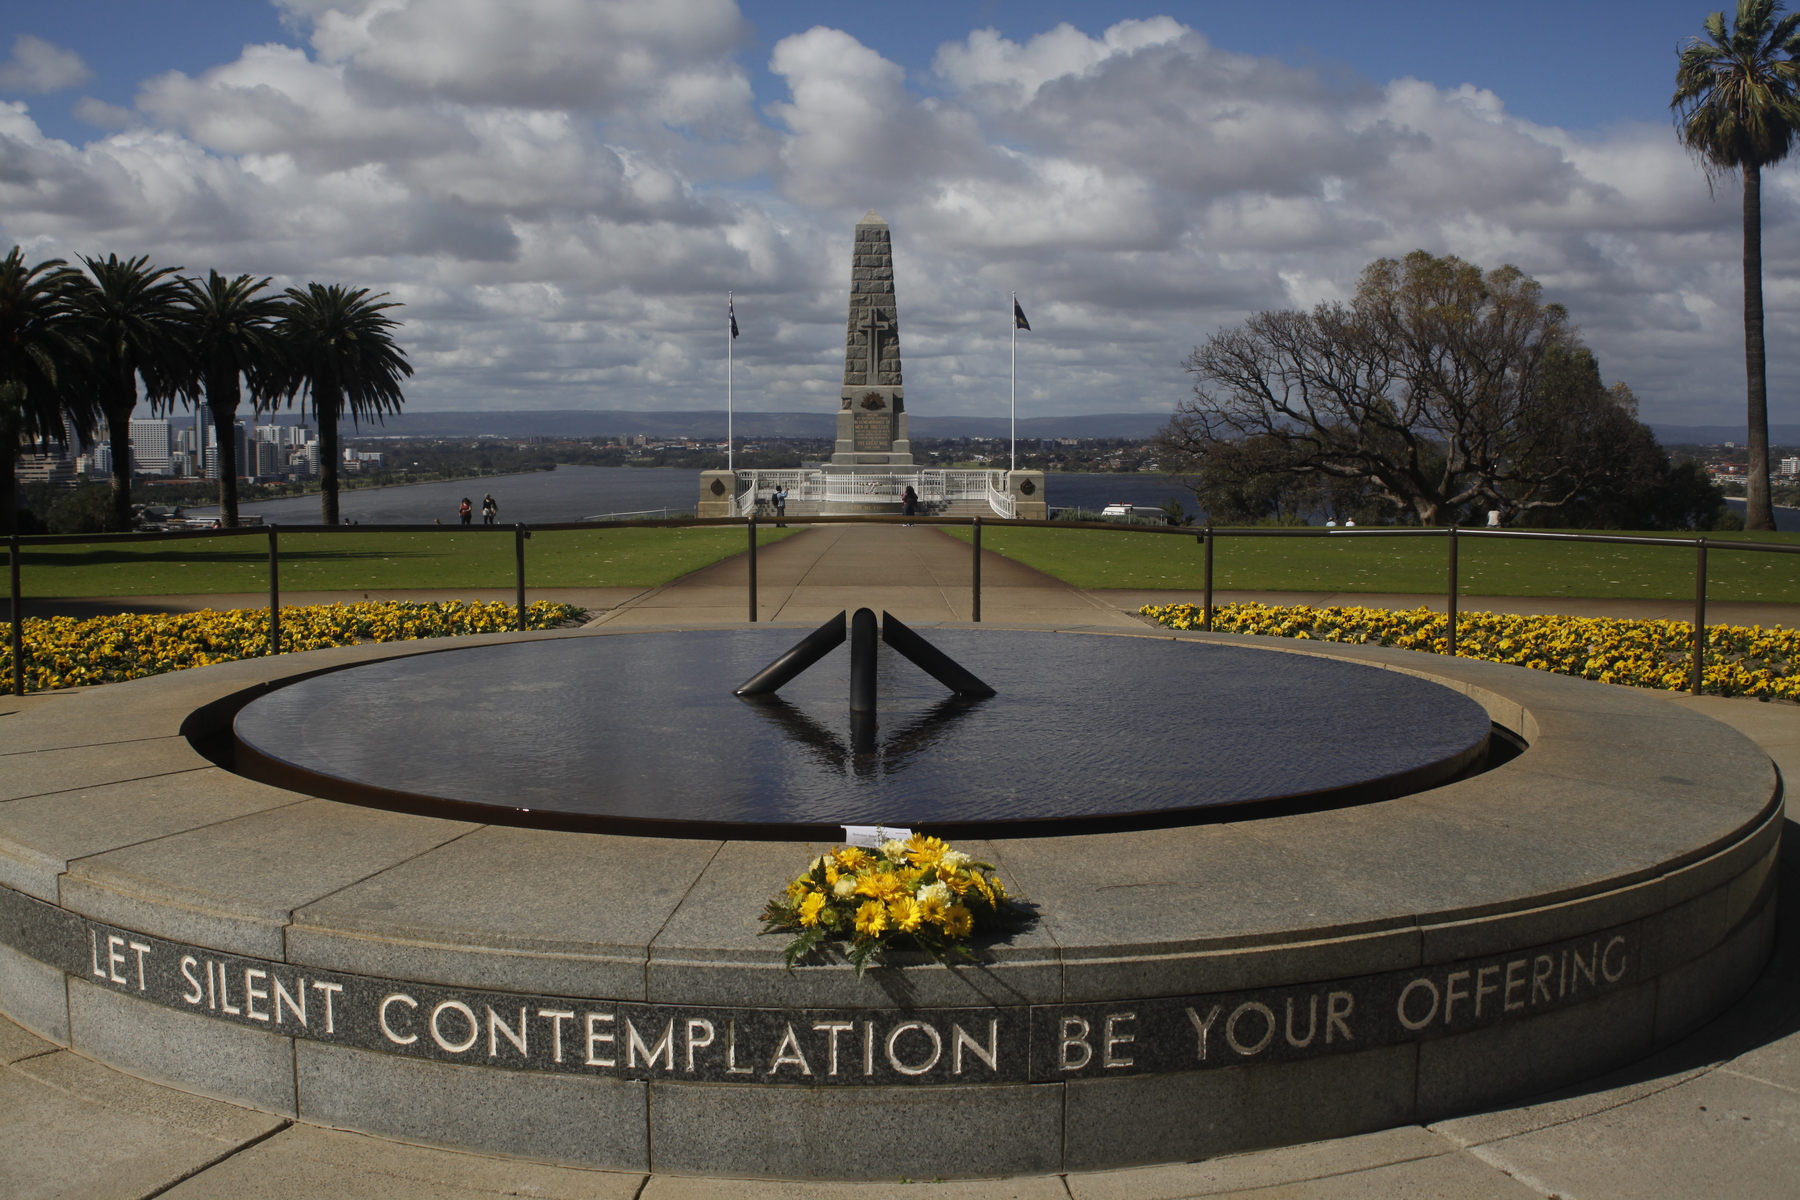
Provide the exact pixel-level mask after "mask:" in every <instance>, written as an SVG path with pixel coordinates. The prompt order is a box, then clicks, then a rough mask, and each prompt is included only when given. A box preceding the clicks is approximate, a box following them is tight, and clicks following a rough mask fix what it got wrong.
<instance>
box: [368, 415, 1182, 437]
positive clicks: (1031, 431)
mask: <svg viewBox="0 0 1800 1200" xmlns="http://www.w3.org/2000/svg"><path fill="white" fill-rule="evenodd" d="M908 415H909V416H911V417H912V420H911V425H910V432H911V433H912V436H914V437H918V438H952V437H984V438H1003V437H1006V436H1007V432H1008V430H1009V428H1010V426H1011V422H1009V421H1008V420H1007V419H1006V418H1005V417H948V416H924V415H913V414H908ZM1168 423H1169V414H1168V413H1164V412H1136V413H1094V414H1092V415H1089V416H1077V417H1021V418H1020V419H1019V436H1020V437H1021V438H1056V437H1066V438H1073V437H1088V438H1093V437H1116V438H1147V437H1151V436H1153V435H1155V433H1156V431H1157V430H1159V429H1161V428H1162V427H1163V426H1164V425H1166V424H1168ZM732 428H733V430H734V432H735V433H736V434H737V436H739V437H752V438H759V437H766V438H782V437H786V438H830V437H834V436H836V431H837V414H836V413H833V412H740V413H738V414H737V416H736V417H735V418H734V420H733V424H732ZM344 433H345V436H347V437H357V436H362V437H383V436H386V437H394V436H403V437H422V438H431V437H445V438H473V437H481V436H482V435H484V434H485V435H487V436H490V437H503V438H522V437H571V438H586V437H620V436H631V435H634V434H639V433H642V434H647V435H649V436H650V437H666V438H723V437H724V436H725V414H724V413H723V412H715V411H704V412H687V411H675V412H632V411H609V410H578V409H555V410H549V411H530V410H525V411H519V412H407V413H400V414H397V415H394V416H390V417H388V418H387V420H386V421H385V422H383V423H381V424H364V425H363V426H361V428H359V429H357V430H355V431H354V432H352V431H351V430H350V429H349V428H346V429H345V431H344Z"/></svg>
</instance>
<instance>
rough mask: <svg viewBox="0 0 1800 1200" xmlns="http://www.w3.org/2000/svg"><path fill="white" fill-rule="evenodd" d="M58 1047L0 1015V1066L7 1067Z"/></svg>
mask: <svg viewBox="0 0 1800 1200" xmlns="http://www.w3.org/2000/svg"><path fill="white" fill-rule="evenodd" d="M58 1049H60V1047H59V1046H57V1045H56V1043H54V1042H46V1041H45V1040H44V1039H43V1038H41V1037H39V1036H37V1035H36V1034H35V1033H32V1032H31V1031H30V1030H27V1029H21V1028H19V1027H18V1026H17V1025H15V1024H13V1023H12V1022H11V1021H8V1020H7V1019H6V1018H5V1017H0V1067H9V1066H11V1065H12V1064H13V1063H16V1062H18V1061H20V1060H21V1059H26V1058H35V1057H37V1056H38V1055H40V1054H52V1053H54V1052H55V1051H57V1050H58Z"/></svg>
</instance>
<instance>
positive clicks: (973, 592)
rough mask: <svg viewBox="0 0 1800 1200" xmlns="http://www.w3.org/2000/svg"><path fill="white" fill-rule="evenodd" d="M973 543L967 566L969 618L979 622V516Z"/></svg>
mask: <svg viewBox="0 0 1800 1200" xmlns="http://www.w3.org/2000/svg"><path fill="white" fill-rule="evenodd" d="M973 545H974V547H975V554H974V557H973V559H972V560H971V562H970V567H969V596H970V605H969V606H970V608H971V609H972V610H973V615H972V616H970V618H969V619H970V620H971V621H974V622H976V623H977V624H979V623H980V622H981V518H980V517H976V518H975V537H974V540H973Z"/></svg>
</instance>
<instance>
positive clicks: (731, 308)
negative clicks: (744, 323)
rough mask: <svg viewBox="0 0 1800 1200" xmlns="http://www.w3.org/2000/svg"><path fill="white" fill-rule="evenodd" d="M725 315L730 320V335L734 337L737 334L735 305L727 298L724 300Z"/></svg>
mask: <svg viewBox="0 0 1800 1200" xmlns="http://www.w3.org/2000/svg"><path fill="white" fill-rule="evenodd" d="M725 316H726V318H727V319H728V320H730V322H731V336H732V337H736V336H737V335H738V332H737V305H736V304H734V303H733V302H732V301H731V300H729V299H727V300H726V301H725Z"/></svg>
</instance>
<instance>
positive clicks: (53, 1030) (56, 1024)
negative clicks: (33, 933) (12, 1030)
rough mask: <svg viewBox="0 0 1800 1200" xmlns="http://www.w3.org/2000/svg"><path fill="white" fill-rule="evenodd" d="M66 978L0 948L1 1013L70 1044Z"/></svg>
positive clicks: (60, 973) (34, 1030)
mask: <svg viewBox="0 0 1800 1200" xmlns="http://www.w3.org/2000/svg"><path fill="white" fill-rule="evenodd" d="M66 978H67V977H66V976H65V975H64V974H63V973H62V971H61V970H59V969H57V968H56V967H51V966H46V965H44V964H43V963H41V962H39V961H38V960H37V959H35V958H28V957H27V956H25V955H23V954H20V953H19V952H18V951H17V950H14V949H13V948H12V947H11V946H0V1011H4V1012H5V1013H6V1014H7V1015H8V1016H9V1017H11V1018H12V1019H13V1020H15V1021H17V1022H18V1023H19V1024H20V1025H23V1026H25V1027H26V1028H28V1029H30V1030H32V1031H33V1032H34V1033H36V1034H38V1035H40V1036H42V1037H46V1038H49V1039H50V1040H51V1041H53V1042H56V1043H58V1044H60V1045H64V1046H66V1045H68V1044H69V989H68V984H67V983H66V982H65V979H66Z"/></svg>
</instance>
